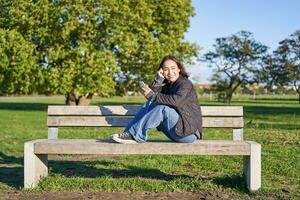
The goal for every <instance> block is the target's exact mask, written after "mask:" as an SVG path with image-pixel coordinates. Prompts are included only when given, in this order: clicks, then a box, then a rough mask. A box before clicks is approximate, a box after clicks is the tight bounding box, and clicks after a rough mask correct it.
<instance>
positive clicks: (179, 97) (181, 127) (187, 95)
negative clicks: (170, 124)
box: [150, 75, 202, 138]
mask: <svg viewBox="0 0 300 200" xmlns="http://www.w3.org/2000/svg"><path fill="white" fill-rule="evenodd" d="M163 80H164V79H163V78H161V77H157V78H156V79H155V80H154V81H153V83H152V85H151V87H150V88H151V89H152V90H153V92H154V93H155V95H153V97H152V100H153V101H154V102H155V103H157V104H163V105H167V106H170V107H172V108H174V109H175V110H176V111H177V113H178V114H179V120H178V122H177V125H176V131H175V133H176V134H177V135H179V136H187V135H191V134H196V135H197V136H198V138H202V115H201V108H200V105H199V103H198V98H197V94H196V91H195V89H194V87H193V84H192V82H191V81H190V80H189V79H188V78H186V77H183V76H181V75H180V76H179V78H178V79H177V80H176V81H175V82H174V83H172V84H171V83H168V82H166V83H165V84H163Z"/></svg>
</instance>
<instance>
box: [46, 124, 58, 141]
mask: <svg viewBox="0 0 300 200" xmlns="http://www.w3.org/2000/svg"><path fill="white" fill-rule="evenodd" d="M57 138H58V128H57V127H48V139H57Z"/></svg>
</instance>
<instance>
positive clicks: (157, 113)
mask: <svg viewBox="0 0 300 200" xmlns="http://www.w3.org/2000/svg"><path fill="white" fill-rule="evenodd" d="M170 109H172V108H170V107H168V106H165V105H155V106H154V107H153V108H152V109H150V110H149V111H148V112H147V113H146V114H145V115H144V116H142V117H141V118H140V119H139V120H138V121H136V122H135V123H133V124H132V125H131V127H129V128H128V129H126V132H127V133H130V134H131V135H132V137H133V138H134V139H135V140H136V141H138V142H145V141H146V140H147V138H148V131H149V130H150V129H151V128H156V127H158V126H159V125H160V124H161V123H162V122H163V121H164V120H166V118H169V115H170V112H169V110H170ZM172 110H173V111H174V112H175V113H176V111H175V110H174V109H172ZM177 115H178V114H177ZM172 120H173V119H172ZM172 120H169V121H170V122H172V123H173V126H175V125H176V123H177V121H178V118H177V119H176V120H175V121H172Z"/></svg>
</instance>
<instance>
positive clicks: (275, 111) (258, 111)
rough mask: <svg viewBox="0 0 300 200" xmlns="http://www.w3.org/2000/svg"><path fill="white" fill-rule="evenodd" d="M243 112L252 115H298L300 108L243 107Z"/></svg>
mask: <svg viewBox="0 0 300 200" xmlns="http://www.w3.org/2000/svg"><path fill="white" fill-rule="evenodd" d="M244 112H245V113H246V115H247V114H254V115H281V114H284V115H300V107H296V106H295V107H274V106H273V107H270V106H248V105H247V106H244Z"/></svg>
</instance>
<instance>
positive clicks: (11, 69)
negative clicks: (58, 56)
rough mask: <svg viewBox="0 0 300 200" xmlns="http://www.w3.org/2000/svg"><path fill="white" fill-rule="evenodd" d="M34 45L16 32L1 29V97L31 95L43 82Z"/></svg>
mask: <svg viewBox="0 0 300 200" xmlns="http://www.w3.org/2000/svg"><path fill="white" fill-rule="evenodd" d="M33 51H34V45H32V44H31V43H30V42H28V41H26V40H25V39H24V38H23V36H22V35H21V34H20V33H19V32H17V31H15V30H4V29H0V58H1V61H0V95H10V94H30V93H32V92H34V91H35V90H36V89H37V88H36V87H37V86H38V85H39V84H41V81H42V74H41V68H40V67H39V66H38V65H37V63H36V60H37V57H35V56H34V55H33Z"/></svg>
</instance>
